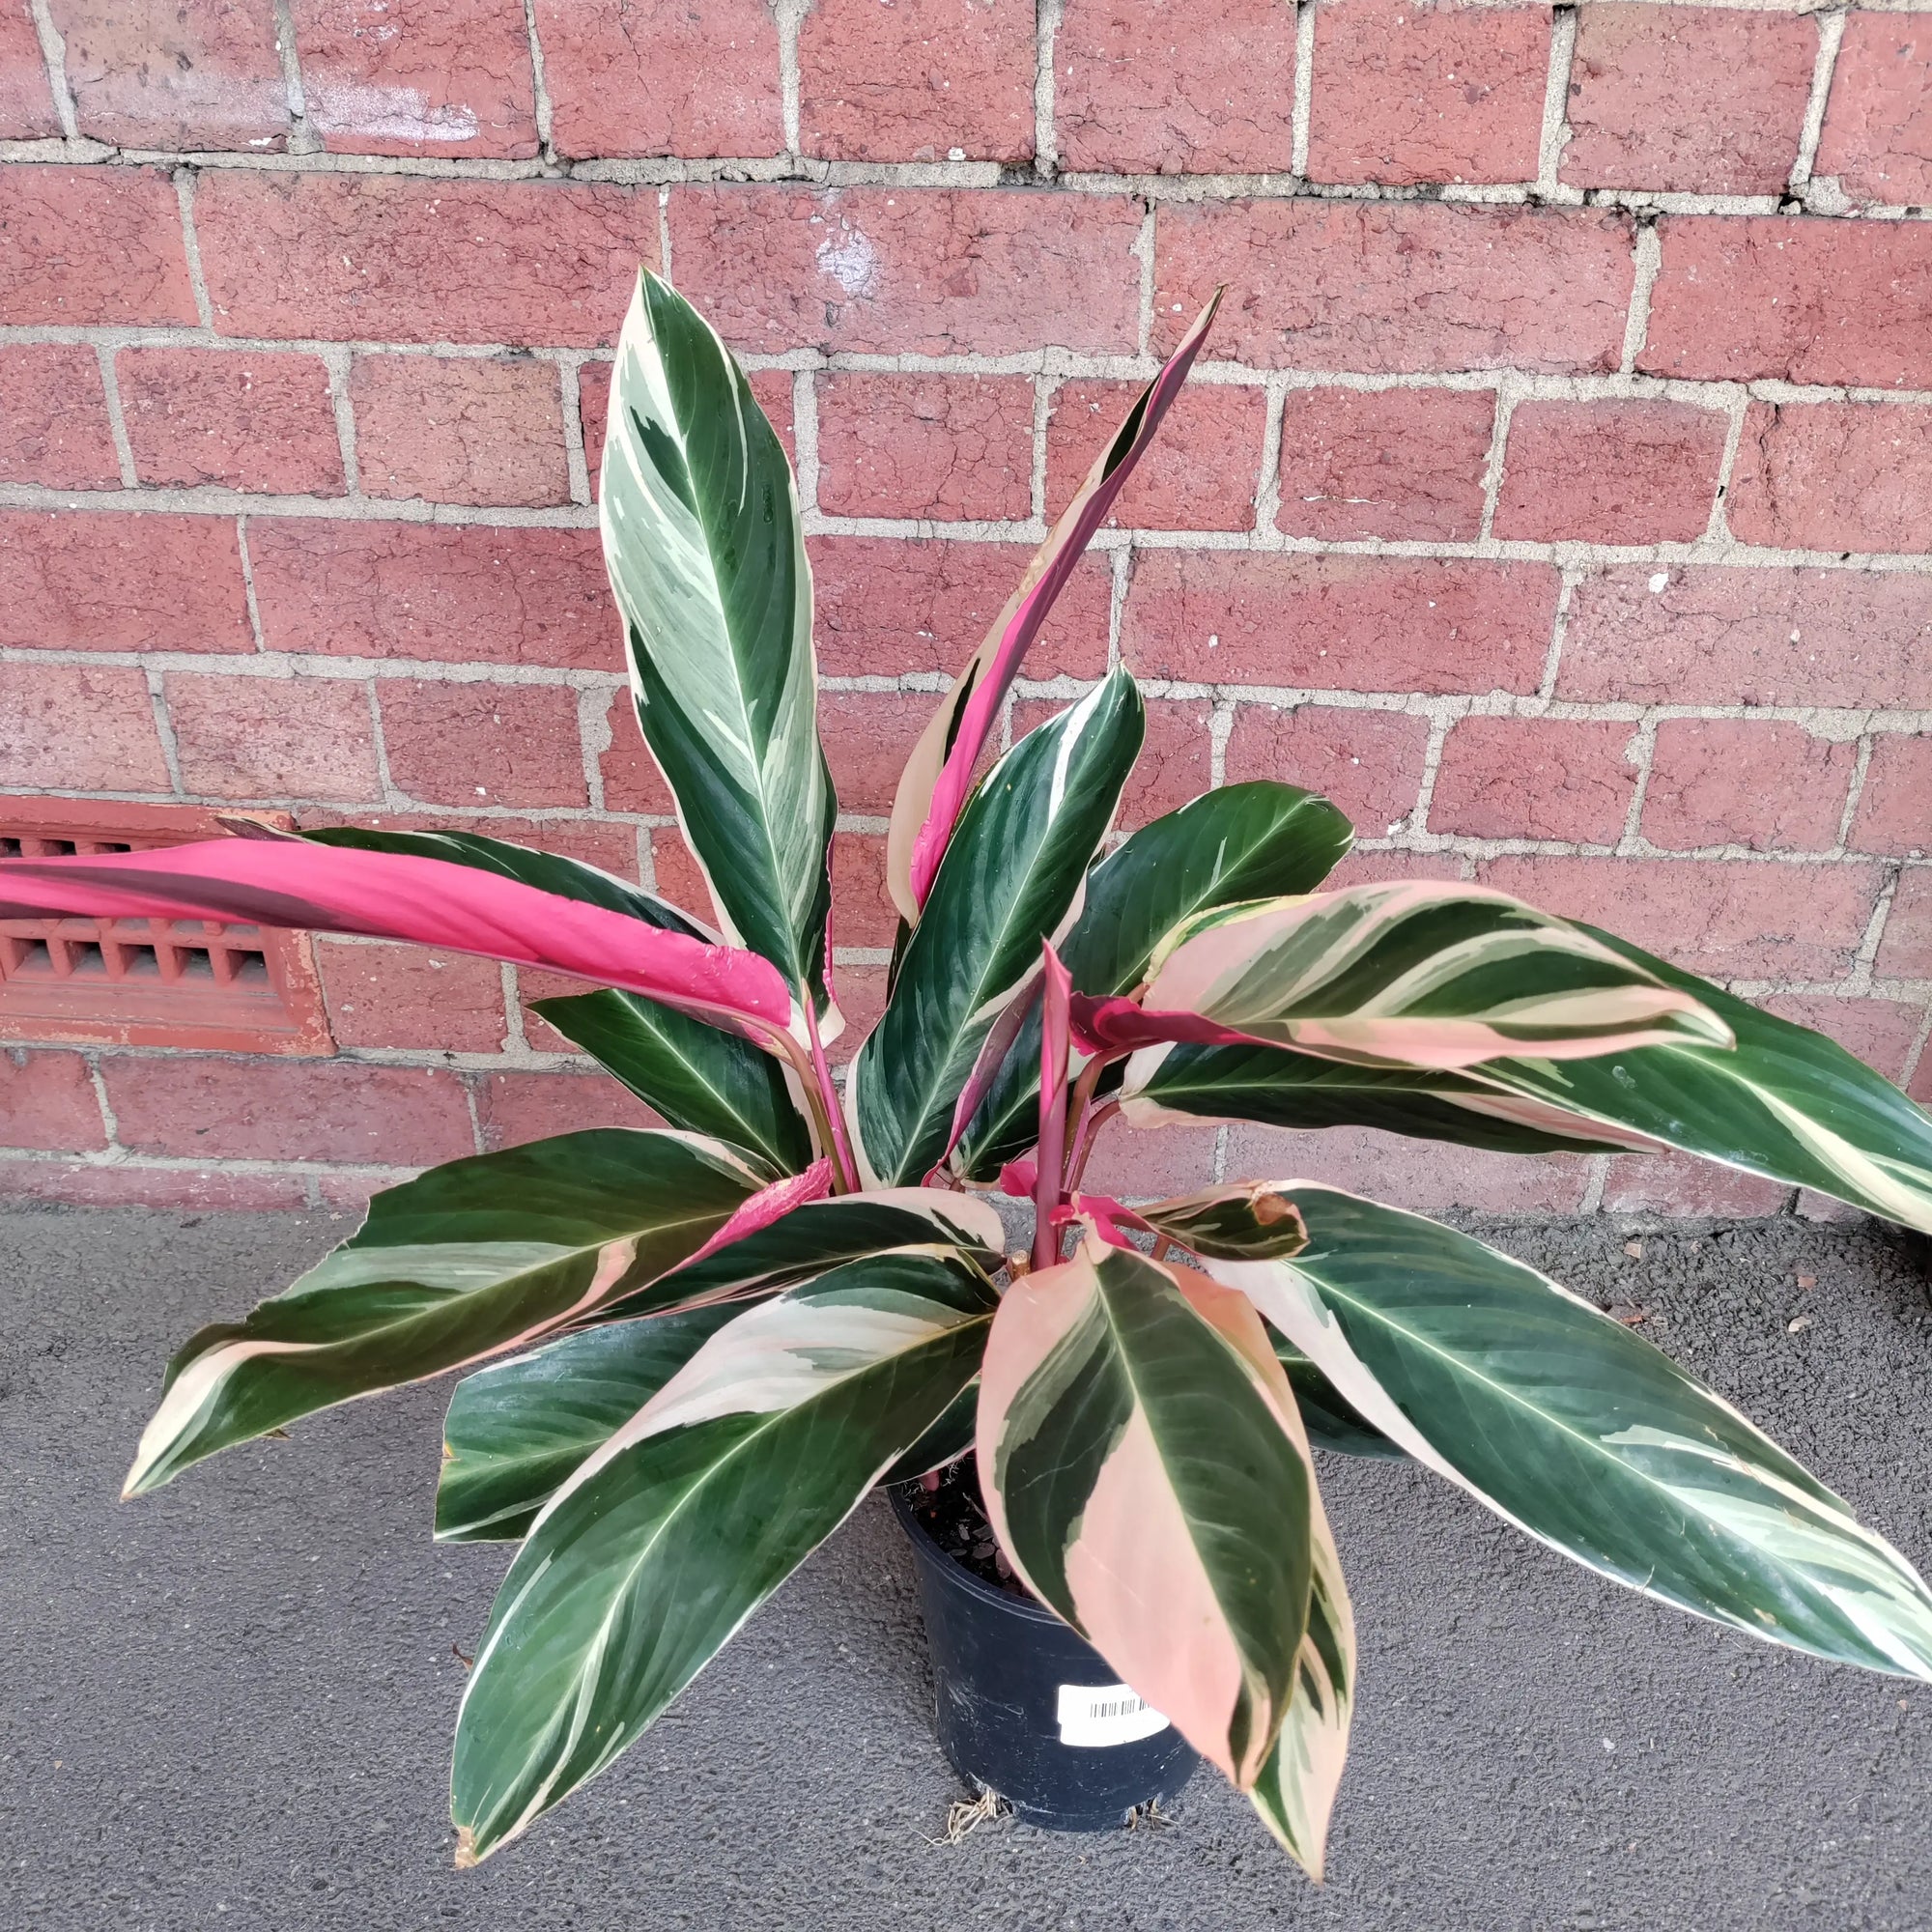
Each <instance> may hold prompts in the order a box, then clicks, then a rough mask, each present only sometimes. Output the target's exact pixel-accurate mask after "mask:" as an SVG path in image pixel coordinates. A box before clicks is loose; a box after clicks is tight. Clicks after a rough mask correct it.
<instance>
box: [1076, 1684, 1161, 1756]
mask: <svg viewBox="0 0 1932 1932" xmlns="http://www.w3.org/2000/svg"><path fill="white" fill-rule="evenodd" d="M1166 1729H1167V1719H1165V1718H1163V1717H1162V1716H1161V1715H1160V1713H1159V1712H1158V1711H1156V1710H1155V1709H1154V1708H1153V1706H1152V1705H1151V1704H1146V1703H1143V1702H1142V1701H1141V1699H1140V1698H1139V1697H1137V1696H1136V1695H1135V1694H1134V1693H1133V1691H1131V1690H1128V1689H1127V1687H1126V1686H1125V1685H1124V1684H1063V1685H1062V1686H1061V1687H1060V1742H1061V1743H1062V1744H1064V1745H1081V1746H1098V1745H1131V1744H1137V1743H1138V1742H1139V1741H1140V1740H1141V1739H1142V1738H1151V1737H1152V1736H1153V1734H1154V1733H1155V1732H1156V1731H1164V1730H1166Z"/></svg>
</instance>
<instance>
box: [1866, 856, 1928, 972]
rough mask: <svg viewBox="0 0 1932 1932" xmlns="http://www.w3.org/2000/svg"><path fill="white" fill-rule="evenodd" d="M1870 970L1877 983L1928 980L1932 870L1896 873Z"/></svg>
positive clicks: (1918, 867) (1920, 869) (1910, 869)
mask: <svg viewBox="0 0 1932 1932" xmlns="http://www.w3.org/2000/svg"><path fill="white" fill-rule="evenodd" d="M1872 971H1873V972H1874V973H1875V974H1876V975H1877V976H1878V977H1879V978H1880V979H1881V980H1932V867H1923V866H1908V867H1906V868H1905V869H1904V870H1903V871H1902V872H1900V873H1899V875H1898V890H1897V891H1896V892H1895V893H1893V895H1891V910H1890V911H1889V913H1888V914H1887V915H1886V922H1885V937H1884V938H1883V939H1881V940H1880V941H1879V947H1878V957H1877V958H1876V959H1875V960H1874V961H1873V962H1872Z"/></svg>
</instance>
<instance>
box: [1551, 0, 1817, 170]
mask: <svg viewBox="0 0 1932 1932" xmlns="http://www.w3.org/2000/svg"><path fill="white" fill-rule="evenodd" d="M1817 52H1818V29H1817V27H1816V25H1815V24H1814V23H1813V22H1812V21H1810V20H1806V19H1803V18H1798V17H1795V16H1793V15H1791V14H1773V13H1740V12H1736V11H1733V10H1731V9H1728V8H1719V7H1678V6H1657V7H1652V6H1625V5H1622V4H1620V0H1593V4H1592V5H1590V6H1588V7H1579V8H1578V9H1577V50H1576V53H1575V54H1574V55H1573V57H1572V59H1571V63H1570V112H1569V121H1570V144H1569V146H1568V147H1567V148H1565V150H1564V151H1563V160H1562V164H1561V165H1560V167H1559V168H1558V170H1557V173H1558V175H1559V177H1560V178H1561V179H1562V180H1563V181H1565V182H1568V183H1569V184H1571V185H1573V186H1575V187H1634V188H1661V189H1675V190H1679V191H1683V192H1687V193H1692V194H1777V193H1779V192H1780V191H1781V190H1782V189H1783V187H1784V185H1785V182H1786V181H1787V180H1788V179H1789V177H1790V174H1791V167H1792V163H1793V162H1794V161H1796V160H1797V158H1798V137H1799V135H1800V134H1801V133H1802V132H1803V131H1804V105H1805V102H1806V100H1807V99H1809V98H1810V93H1811V66H1812V62H1813V61H1814V60H1815V58H1816V56H1817Z"/></svg>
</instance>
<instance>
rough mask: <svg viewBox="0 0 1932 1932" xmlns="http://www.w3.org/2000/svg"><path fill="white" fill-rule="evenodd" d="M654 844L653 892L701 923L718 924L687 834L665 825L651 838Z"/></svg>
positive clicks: (716, 915)
mask: <svg viewBox="0 0 1932 1932" xmlns="http://www.w3.org/2000/svg"><path fill="white" fill-rule="evenodd" d="M650 841H651V877H652V879H653V880H654V881H655V884H654V885H653V887H652V890H653V891H654V892H655V893H656V894H657V895H658V896H659V897H660V898H662V899H668V900H669V901H670V903H671V904H672V905H674V906H676V907H677V908H678V909H679V910H680V911H682V912H685V913H687V914H689V915H690V917H691V918H693V919H695V920H696V921H697V922H698V923H700V924H704V925H715V924H716V923H717V919H718V914H717V910H716V908H715V907H714V906H713V905H712V903H711V888H710V887H709V886H707V885H706V884H705V883H704V873H703V871H702V869H701V868H700V867H699V866H698V863H697V861H696V859H695V858H693V857H692V853H691V847H690V846H689V845H687V844H686V843H685V842H684V835H683V834H682V833H681V832H679V831H678V830H677V829H676V827H675V826H664V827H660V828H659V829H658V830H657V831H655V832H653V833H652V834H651V835H650Z"/></svg>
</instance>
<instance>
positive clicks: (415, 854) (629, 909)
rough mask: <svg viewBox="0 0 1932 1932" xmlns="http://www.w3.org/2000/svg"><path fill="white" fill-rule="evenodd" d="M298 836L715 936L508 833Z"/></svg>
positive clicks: (690, 934)
mask: <svg viewBox="0 0 1932 1932" xmlns="http://www.w3.org/2000/svg"><path fill="white" fill-rule="evenodd" d="M230 823H231V824H239V823H240V821H230ZM248 836H250V837H256V838H259V837H260V836H261V832H260V830H259V829H258V830H256V831H255V832H253V833H251V834H249V835H248ZM270 836H271V837H279V836H280V835H279V834H272V835H270ZM298 836H299V837H300V838H302V839H304V840H306V841H307V842H308V843H309V844H311V845H339V846H343V847H345V848H347V849H348V850H350V851H355V852H400V853H402V854H403V855H404V856H405V857H408V858H413V859H440V860H442V861H443V862H444V864H446V865H451V866H468V867H471V868H472V869H473V870H475V871H479V872H495V873H496V874H497V877H499V878H504V879H514V880H516V882H517V883H518V884H519V885H523V886H534V887H536V889H537V890H538V891H539V892H545V893H554V894H556V895H557V896H558V897H559V898H566V899H577V900H579V901H580V902H581V903H582V904H584V905H594V906H601V907H603V909H604V910H605V911H606V912H621V913H625V914H628V915H629V917H631V918H632V919H637V920H641V921H642V922H643V923H645V924H646V925H654V926H657V927H658V928H659V929H660V930H661V931H665V932H681V933H683V934H684V935H685V936H686V938H688V939H703V940H715V939H716V938H717V937H718V935H717V934H716V933H715V932H713V931H711V930H710V929H709V928H708V927H707V926H704V925H702V924H700V923H698V922H697V921H696V920H695V919H693V918H691V917H690V915H689V914H687V913H682V912H680V911H679V910H678V909H677V907H676V906H674V905H672V904H671V903H670V901H669V900H668V899H661V898H659V897H658V895H656V894H655V893H647V892H646V891H645V890H644V889H643V887H642V886H639V885H638V884H636V883H634V882H633V881H632V880H630V879H620V878H619V877H618V876H617V875H616V873H614V872H607V871H605V870H604V868H603V867H601V866H592V865H590V864H588V863H587V862H586V861H584V860H582V859H568V858H565V857H564V856H563V854H562V853H560V852H539V851H535V850H533V849H532V848H531V847H529V846H527V845H512V844H511V843H509V841H508V840H507V839H502V838H485V837H484V836H483V834H481V833H480V832H389V831H380V830H371V829H367V828H365V827H363V826H359V825H330V826H326V827H324V828H323V829H322V830H321V831H319V832H304V833H301V834H299V835H298Z"/></svg>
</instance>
